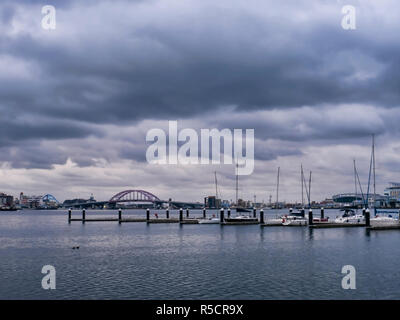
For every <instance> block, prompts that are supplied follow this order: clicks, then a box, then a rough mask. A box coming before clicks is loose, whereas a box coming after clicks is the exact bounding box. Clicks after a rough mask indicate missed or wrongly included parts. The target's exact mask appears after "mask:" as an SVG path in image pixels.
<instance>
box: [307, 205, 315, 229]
mask: <svg viewBox="0 0 400 320" xmlns="http://www.w3.org/2000/svg"><path fill="white" fill-rule="evenodd" d="M313 223H314V222H313V213H312V209H310V210H309V211H308V225H310V226H312V225H313Z"/></svg>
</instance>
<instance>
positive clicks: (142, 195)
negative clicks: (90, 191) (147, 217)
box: [109, 190, 161, 203]
mask: <svg viewBox="0 0 400 320" xmlns="http://www.w3.org/2000/svg"><path fill="white" fill-rule="evenodd" d="M133 201H144V202H157V201H161V200H160V199H159V198H158V197H157V196H156V195H154V194H152V193H151V192H148V191H145V190H125V191H121V192H119V193H117V194H116V195H114V196H113V197H112V198H111V199H110V200H109V202H111V203H115V202H133Z"/></svg>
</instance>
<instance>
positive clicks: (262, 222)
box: [260, 209, 264, 224]
mask: <svg viewBox="0 0 400 320" xmlns="http://www.w3.org/2000/svg"><path fill="white" fill-rule="evenodd" d="M260 223H261V224H264V210H263V209H261V210H260Z"/></svg>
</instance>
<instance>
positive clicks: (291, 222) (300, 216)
mask: <svg viewBox="0 0 400 320" xmlns="http://www.w3.org/2000/svg"><path fill="white" fill-rule="evenodd" d="M300 168H301V172H300V174H301V198H302V199H301V201H302V204H303V209H302V210H301V211H300V212H294V211H293V209H292V208H290V209H289V215H285V216H283V217H282V225H283V226H290V227H293V226H306V225H307V224H308V221H307V219H306V218H305V214H304V192H303V188H304V186H305V187H306V193H307V197H308V203H309V206H310V207H311V203H310V194H311V171H310V180H309V185H308V187H309V190H308V191H307V184H306V181H305V179H304V172H303V165H301V167H300Z"/></svg>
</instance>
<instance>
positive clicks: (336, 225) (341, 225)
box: [309, 222, 366, 229]
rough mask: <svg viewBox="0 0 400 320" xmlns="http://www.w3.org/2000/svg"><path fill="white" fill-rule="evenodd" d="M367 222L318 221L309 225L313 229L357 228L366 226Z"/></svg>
mask: <svg viewBox="0 0 400 320" xmlns="http://www.w3.org/2000/svg"><path fill="white" fill-rule="evenodd" d="M365 226H366V224H365V223H334V222H328V223H317V224H311V225H309V227H310V228H313V229H323V228H356V227H365Z"/></svg>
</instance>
